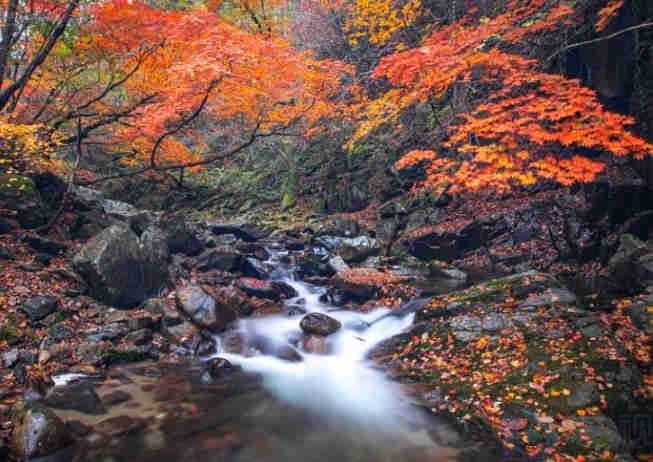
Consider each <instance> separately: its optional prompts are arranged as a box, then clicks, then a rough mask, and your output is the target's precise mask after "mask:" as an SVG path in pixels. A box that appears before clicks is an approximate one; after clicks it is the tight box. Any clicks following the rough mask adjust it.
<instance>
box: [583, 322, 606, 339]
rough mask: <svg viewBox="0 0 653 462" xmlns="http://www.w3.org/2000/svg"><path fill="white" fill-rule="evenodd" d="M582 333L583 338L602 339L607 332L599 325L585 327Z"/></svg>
mask: <svg viewBox="0 0 653 462" xmlns="http://www.w3.org/2000/svg"><path fill="white" fill-rule="evenodd" d="M580 333H581V334H583V336H585V337H588V338H592V337H600V336H602V335H603V334H605V330H604V329H603V328H602V327H601V326H600V325H598V324H590V325H588V326H585V327H583V328H582V329H581V330H580Z"/></svg>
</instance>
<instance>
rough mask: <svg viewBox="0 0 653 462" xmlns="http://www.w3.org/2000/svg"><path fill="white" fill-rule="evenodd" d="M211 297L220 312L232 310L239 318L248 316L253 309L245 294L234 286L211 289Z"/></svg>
mask: <svg viewBox="0 0 653 462" xmlns="http://www.w3.org/2000/svg"><path fill="white" fill-rule="evenodd" d="M210 293H211V295H212V296H213V298H214V299H215V303H216V306H217V307H218V309H220V310H233V311H235V312H236V313H237V314H238V315H239V316H249V315H250V314H252V312H253V311H254V309H255V306H254V304H253V303H251V300H250V298H249V297H248V296H247V294H246V293H245V292H243V291H242V290H240V289H238V288H237V287H234V286H217V287H211V290H210Z"/></svg>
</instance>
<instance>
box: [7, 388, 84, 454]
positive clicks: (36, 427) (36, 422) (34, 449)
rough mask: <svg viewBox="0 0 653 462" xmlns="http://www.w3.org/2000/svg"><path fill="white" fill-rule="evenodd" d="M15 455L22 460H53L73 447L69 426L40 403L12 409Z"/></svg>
mask: <svg viewBox="0 0 653 462" xmlns="http://www.w3.org/2000/svg"><path fill="white" fill-rule="evenodd" d="M12 421H13V423H14V432H13V435H12V441H11V446H12V452H13V454H14V456H15V457H16V458H18V459H19V460H28V459H34V458H38V457H45V456H49V455H51V454H53V453H55V452H57V451H58V450H60V449H62V448H64V447H66V446H68V445H70V444H71V443H72V436H71V434H70V432H69V431H68V429H67V427H66V425H65V424H64V423H63V422H62V421H61V419H60V418H59V417H57V415H56V414H55V413H54V412H53V411H52V410H50V409H48V408H47V407H45V406H43V405H42V404H40V403H39V402H37V401H25V402H20V403H18V404H16V405H15V406H14V408H13V409H12Z"/></svg>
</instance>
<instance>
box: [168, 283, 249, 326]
mask: <svg viewBox="0 0 653 462" xmlns="http://www.w3.org/2000/svg"><path fill="white" fill-rule="evenodd" d="M177 305H178V306H179V309H180V310H182V311H183V312H184V313H186V314H187V315H188V316H189V317H190V318H191V320H192V321H193V323H195V324H196V325H198V326H200V327H204V328H207V329H210V330H214V331H219V330H224V329H225V328H226V327H227V325H228V324H229V323H230V322H232V321H234V320H235V319H236V313H235V311H233V310H232V309H230V308H227V307H225V306H222V305H221V306H220V310H218V309H217V305H216V302H215V299H213V297H211V296H210V295H209V294H207V293H206V292H205V291H204V290H203V289H202V288H201V287H197V286H187V287H183V288H179V289H177Z"/></svg>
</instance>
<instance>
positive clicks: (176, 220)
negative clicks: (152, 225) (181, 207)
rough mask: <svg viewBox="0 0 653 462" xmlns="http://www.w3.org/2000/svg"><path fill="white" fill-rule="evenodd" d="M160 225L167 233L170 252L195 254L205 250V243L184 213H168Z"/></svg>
mask: <svg viewBox="0 0 653 462" xmlns="http://www.w3.org/2000/svg"><path fill="white" fill-rule="evenodd" d="M159 226H161V228H162V229H163V231H164V232H165V233H166V236H167V241H168V249H169V250H170V253H183V254H185V255H189V256H195V255H199V254H200V253H201V252H202V250H204V244H203V243H202V241H200V239H199V238H198V237H197V235H196V233H195V230H193V228H192V227H191V226H190V225H189V224H188V222H187V221H186V220H185V219H184V217H183V216H182V215H180V214H171V215H166V216H164V217H162V218H161V220H160V222H159Z"/></svg>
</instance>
